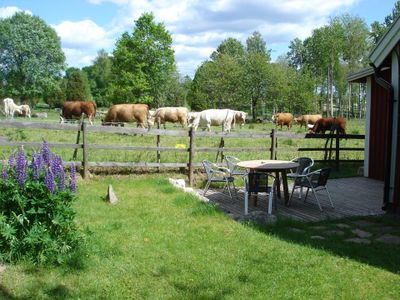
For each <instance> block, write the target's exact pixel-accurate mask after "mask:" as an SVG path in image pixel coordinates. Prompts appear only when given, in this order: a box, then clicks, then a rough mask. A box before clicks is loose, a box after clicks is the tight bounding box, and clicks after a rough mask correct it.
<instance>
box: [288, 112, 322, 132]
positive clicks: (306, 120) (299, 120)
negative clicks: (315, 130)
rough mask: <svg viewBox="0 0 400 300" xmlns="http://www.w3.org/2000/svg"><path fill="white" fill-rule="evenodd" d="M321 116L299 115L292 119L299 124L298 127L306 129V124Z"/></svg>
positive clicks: (312, 122) (315, 120)
mask: <svg viewBox="0 0 400 300" xmlns="http://www.w3.org/2000/svg"><path fill="white" fill-rule="evenodd" d="M321 118H322V115H301V116H299V117H297V118H295V119H294V120H295V121H296V122H297V123H299V124H300V128H301V127H303V125H304V127H305V128H306V129H307V125H308V124H310V125H314V124H315V122H317V121H318V120H319V119H321Z"/></svg>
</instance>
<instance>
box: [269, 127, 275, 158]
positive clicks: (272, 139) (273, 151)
mask: <svg viewBox="0 0 400 300" xmlns="http://www.w3.org/2000/svg"><path fill="white" fill-rule="evenodd" d="M270 136H271V159H276V136H275V128H273V129H272V131H271V135H270Z"/></svg>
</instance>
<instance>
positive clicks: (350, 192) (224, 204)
mask: <svg viewBox="0 0 400 300" xmlns="http://www.w3.org/2000/svg"><path fill="white" fill-rule="evenodd" d="M328 189H329V192H330V194H331V197H332V201H333V203H334V206H335V208H334V209H333V208H332V207H331V206H330V204H329V200H328V196H327V194H326V192H325V191H323V190H322V191H319V192H317V195H318V198H319V200H320V202H321V205H322V208H323V211H322V212H321V211H320V210H319V208H318V205H317V202H316V201H315V198H314V196H313V195H312V192H311V191H310V193H309V195H308V197H307V201H306V202H304V201H303V200H300V199H299V198H298V195H299V190H297V189H296V191H295V192H294V195H293V199H292V201H291V203H290V206H289V207H287V206H285V205H284V203H283V198H282V199H279V198H278V199H277V198H276V196H275V199H276V200H277V201H275V203H274V210H273V214H275V215H277V216H278V217H285V218H291V219H295V220H301V221H320V220H324V219H337V218H345V217H351V216H370V215H379V214H384V211H382V209H381V207H382V199H383V182H381V181H377V180H373V179H368V178H364V177H353V178H342V179H330V180H329V182H328ZM289 191H290V192H291V191H292V185H291V184H290V183H289ZM281 194H282V197H283V192H281ZM206 197H207V198H208V199H209V200H210V201H212V202H214V203H217V204H218V205H219V206H220V207H221V208H222V209H223V210H224V211H226V212H228V213H230V214H231V215H232V216H233V217H234V218H241V217H243V216H244V191H243V188H240V189H239V191H238V199H236V198H235V197H234V199H233V200H232V199H231V198H230V197H229V194H228V192H227V191H225V193H222V190H221V189H218V190H217V189H210V190H209V191H208V192H207V195H206ZM303 199H304V196H303ZM267 204H268V196H267V195H266V194H260V195H259V196H258V201H257V206H254V205H253V202H252V201H249V213H251V212H254V211H264V212H266V211H267Z"/></svg>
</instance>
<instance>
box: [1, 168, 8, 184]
mask: <svg viewBox="0 0 400 300" xmlns="http://www.w3.org/2000/svg"><path fill="white" fill-rule="evenodd" d="M1 178H3V180H4V181H7V179H8V174H7V168H6V166H5V165H3V170H2V171H1Z"/></svg>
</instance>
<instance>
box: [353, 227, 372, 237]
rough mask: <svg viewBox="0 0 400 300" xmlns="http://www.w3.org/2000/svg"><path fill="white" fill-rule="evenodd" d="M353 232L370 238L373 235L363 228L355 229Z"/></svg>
mask: <svg viewBox="0 0 400 300" xmlns="http://www.w3.org/2000/svg"><path fill="white" fill-rule="evenodd" d="M351 232H352V233H354V234H355V235H357V236H358V237H359V238H369V237H371V236H372V233H370V232H367V231H364V230H361V229H353V230H352V231H351Z"/></svg>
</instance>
